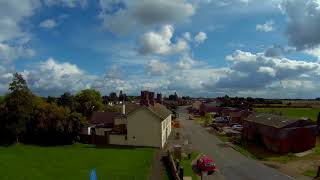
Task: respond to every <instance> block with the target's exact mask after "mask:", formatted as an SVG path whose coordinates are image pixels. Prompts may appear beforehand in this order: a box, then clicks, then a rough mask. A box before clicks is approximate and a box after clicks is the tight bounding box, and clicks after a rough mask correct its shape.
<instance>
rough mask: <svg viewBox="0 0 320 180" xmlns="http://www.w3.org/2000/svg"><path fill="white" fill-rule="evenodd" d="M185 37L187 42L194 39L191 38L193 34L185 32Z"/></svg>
mask: <svg viewBox="0 0 320 180" xmlns="http://www.w3.org/2000/svg"><path fill="white" fill-rule="evenodd" d="M183 37H184V38H185V39H186V40H187V41H192V37H191V33H190V32H185V33H183Z"/></svg>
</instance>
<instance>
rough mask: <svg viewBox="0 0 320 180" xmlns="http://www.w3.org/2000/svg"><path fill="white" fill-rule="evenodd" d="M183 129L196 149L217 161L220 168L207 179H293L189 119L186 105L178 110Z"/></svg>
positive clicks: (204, 178)
mask: <svg viewBox="0 0 320 180" xmlns="http://www.w3.org/2000/svg"><path fill="white" fill-rule="evenodd" d="M177 112H178V113H179V119H180V123H181V124H182V131H183V133H184V134H185V136H187V137H188V140H189V143H190V144H191V145H192V148H193V149H194V150H197V151H199V152H201V153H204V154H206V155H208V156H209V157H211V158H213V159H214V160H215V161H216V165H217V167H218V169H219V172H218V173H215V174H214V175H213V176H205V177H203V180H206V179H208V180H209V179H230V180H289V179H293V178H292V177H289V176H287V175H285V174H283V173H281V172H278V171H277V170H275V169H272V168H270V167H267V166H265V165H263V164H261V163H260V162H258V161H256V160H253V159H250V158H248V157H246V156H244V155H242V154H241V153H239V152H237V151H235V150H234V149H233V148H231V147H229V146H225V143H223V142H222V141H220V139H218V138H217V137H216V136H215V135H213V134H210V133H208V132H207V131H206V130H205V128H203V127H201V126H200V125H198V124H197V123H196V122H194V121H192V120H188V117H189V116H188V113H187V110H186V107H179V109H178V111H177Z"/></svg>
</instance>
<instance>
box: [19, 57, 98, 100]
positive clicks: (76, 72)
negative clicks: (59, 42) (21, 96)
mask: <svg viewBox="0 0 320 180" xmlns="http://www.w3.org/2000/svg"><path fill="white" fill-rule="evenodd" d="M22 74H23V75H24V77H25V78H26V79H27V82H28V85H29V87H30V88H31V89H32V90H33V91H34V92H36V93H38V94H51V95H60V94H62V93H63V92H77V91H79V90H82V89H85V88H89V87H90V86H91V84H92V82H94V80H96V79H97V77H95V76H92V75H88V74H87V73H85V72H84V71H83V70H81V69H79V68H78V67H77V66H76V65H74V64H70V63H68V62H64V63H59V62H58V61H57V60H55V59H53V58H49V59H48V60H46V61H42V62H39V63H36V64H34V65H33V66H32V67H31V68H30V69H26V70H24V71H23V72H22Z"/></svg>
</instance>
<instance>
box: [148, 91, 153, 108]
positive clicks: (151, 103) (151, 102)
mask: <svg viewBox="0 0 320 180" xmlns="http://www.w3.org/2000/svg"><path fill="white" fill-rule="evenodd" d="M149 102H150V105H152V106H154V92H149Z"/></svg>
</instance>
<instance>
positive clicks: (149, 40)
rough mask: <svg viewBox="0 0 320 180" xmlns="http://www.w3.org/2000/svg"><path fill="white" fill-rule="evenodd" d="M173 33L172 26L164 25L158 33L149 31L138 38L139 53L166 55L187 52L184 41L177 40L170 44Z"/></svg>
mask: <svg viewBox="0 0 320 180" xmlns="http://www.w3.org/2000/svg"><path fill="white" fill-rule="evenodd" d="M173 33H174V28H173V26H171V25H165V26H163V27H162V28H161V29H160V30H159V31H158V32H154V31H151V32H147V33H145V34H143V35H142V37H141V38H140V44H141V45H140V49H139V52H140V53H141V54H149V53H154V54H161V55H168V54H176V53H181V52H184V51H186V50H188V49H189V45H188V43H187V42H186V41H185V40H184V39H182V38H179V39H178V40H177V42H176V43H175V44H174V43H173V42H172V40H171V39H172V37H173Z"/></svg>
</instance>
